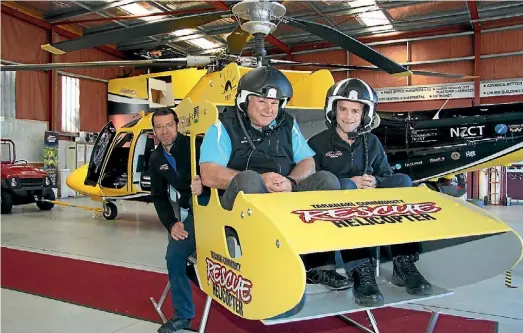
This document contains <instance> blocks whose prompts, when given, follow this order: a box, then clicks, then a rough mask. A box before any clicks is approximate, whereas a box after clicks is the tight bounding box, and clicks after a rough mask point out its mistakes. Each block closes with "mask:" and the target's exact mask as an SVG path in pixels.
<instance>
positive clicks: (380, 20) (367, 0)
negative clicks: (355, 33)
mask: <svg viewBox="0 0 523 333" xmlns="http://www.w3.org/2000/svg"><path fill="white" fill-rule="evenodd" d="M347 4H348V5H349V6H350V7H352V8H360V7H363V8H361V12H359V13H357V14H356V19H357V20H358V21H359V22H360V23H361V24H362V25H366V26H367V27H368V28H369V30H370V31H372V32H377V31H385V30H394V27H393V26H392V23H391V22H390V20H389V19H388V18H387V16H386V15H385V13H383V11H382V10H380V8H379V7H378V5H376V1H375V0H354V1H350V2H348V3H347Z"/></svg>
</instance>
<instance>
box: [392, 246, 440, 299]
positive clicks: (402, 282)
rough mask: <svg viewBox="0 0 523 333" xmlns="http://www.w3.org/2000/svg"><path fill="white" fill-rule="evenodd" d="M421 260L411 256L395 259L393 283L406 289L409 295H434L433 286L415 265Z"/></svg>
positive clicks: (415, 255) (416, 255) (413, 255)
mask: <svg viewBox="0 0 523 333" xmlns="http://www.w3.org/2000/svg"><path fill="white" fill-rule="evenodd" d="M418 260H419V255H418V254H417V253H415V254H409V255H401V256H396V257H394V258H393V263H394V269H393V273H392V283H393V284H395V285H397V286H399V287H405V289H406V290H407V293H409V294H411V295H415V296H420V295H430V294H432V285H431V284H430V283H429V282H428V281H427V280H425V278H424V277H423V275H421V273H420V272H419V271H418V269H417V268H416V265H414V263H415V262H416V261H418Z"/></svg>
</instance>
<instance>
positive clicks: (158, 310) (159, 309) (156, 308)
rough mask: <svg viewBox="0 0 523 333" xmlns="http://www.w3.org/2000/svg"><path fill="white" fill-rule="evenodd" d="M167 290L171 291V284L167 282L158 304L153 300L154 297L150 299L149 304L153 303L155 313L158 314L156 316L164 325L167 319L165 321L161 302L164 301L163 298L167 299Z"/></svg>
mask: <svg viewBox="0 0 523 333" xmlns="http://www.w3.org/2000/svg"><path fill="white" fill-rule="evenodd" d="M169 289H171V284H170V283H169V281H167V284H166V285H165V289H164V290H163V293H162V296H161V297H160V301H159V302H158V303H156V301H155V300H154V297H150V300H151V303H153V306H154V309H155V310H156V313H158V315H159V316H160V318H161V319H162V321H163V323H164V324H165V323H166V322H167V319H165V316H164V314H163V312H162V305H163V302H164V301H165V298H166V297H167V293H168V292H169Z"/></svg>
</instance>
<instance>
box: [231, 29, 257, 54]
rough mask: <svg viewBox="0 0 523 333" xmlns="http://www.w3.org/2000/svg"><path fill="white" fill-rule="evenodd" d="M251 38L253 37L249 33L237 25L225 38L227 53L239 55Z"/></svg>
mask: <svg viewBox="0 0 523 333" xmlns="http://www.w3.org/2000/svg"><path fill="white" fill-rule="evenodd" d="M252 38H253V36H252V35H251V34H250V33H248V32H247V31H245V30H243V29H242V28H241V27H240V26H239V25H238V26H237V27H236V29H234V31H233V32H231V34H230V35H229V36H227V47H228V48H227V51H228V52H229V53H231V54H235V55H239V54H240V53H241V52H242V51H243V49H244V48H245V45H247V43H248V42H249V40H251V39H252Z"/></svg>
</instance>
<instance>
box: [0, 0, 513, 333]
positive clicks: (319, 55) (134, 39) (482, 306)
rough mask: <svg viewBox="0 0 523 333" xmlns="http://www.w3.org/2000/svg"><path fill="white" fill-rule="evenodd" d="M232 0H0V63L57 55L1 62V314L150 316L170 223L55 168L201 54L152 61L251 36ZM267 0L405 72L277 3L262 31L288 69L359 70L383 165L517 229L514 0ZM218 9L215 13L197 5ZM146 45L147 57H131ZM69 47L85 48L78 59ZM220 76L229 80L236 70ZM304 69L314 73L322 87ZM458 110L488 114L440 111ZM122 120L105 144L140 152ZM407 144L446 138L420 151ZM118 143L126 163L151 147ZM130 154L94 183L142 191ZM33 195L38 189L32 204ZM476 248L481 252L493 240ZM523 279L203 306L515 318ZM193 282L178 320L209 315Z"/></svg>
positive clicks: (15, 326)
mask: <svg viewBox="0 0 523 333" xmlns="http://www.w3.org/2000/svg"><path fill="white" fill-rule="evenodd" d="M248 2H249V1H247V3H248ZM239 3H242V2H241V1H134V0H118V1H4V2H2V4H1V36H2V37H1V38H2V40H1V56H0V60H1V64H2V67H4V66H10V65H38V64H48V65H50V66H51V67H49V68H50V69H49V68H47V69H45V68H44V69H41V68H38V67H37V66H36V67H34V68H32V69H23V70H22V69H20V70H18V69H13V70H4V69H2V71H1V72H0V73H1V78H0V79H1V132H2V134H1V137H2V151H1V153H2V165H1V167H2V215H1V224H0V228H1V230H2V232H1V242H2V273H1V274H2V275H1V280H2V289H1V298H2V318H1V319H2V320H1V321H2V329H3V330H5V331H6V332H28V331H36V332H54V333H60V332H70V331H71V330H74V331H76V332H107V333H109V332H111V333H112V332H121V333H133V332H152V331H156V330H157V329H158V327H159V325H160V324H161V322H162V318H161V316H160V315H159V313H158V312H157V311H156V310H155V308H154V306H153V303H155V302H157V301H159V300H160V298H161V296H162V293H164V288H165V285H166V283H167V281H168V279H167V268H166V264H165V247H166V245H167V241H168V237H167V235H166V233H165V231H166V230H165V228H164V227H163V226H162V225H161V223H160V222H159V218H158V215H157V214H156V211H155V208H154V205H153V204H152V203H150V202H149V203H147V202H140V201H139V200H138V201H132V200H113V201H106V202H105V203H104V205H103V206H102V203H101V202H98V201H93V200H91V198H90V196H89V195H86V194H85V193H82V192H81V191H78V190H77V189H74V188H71V186H69V184H68V183H67V179H68V177H69V176H71V175H72V174H73V172H74V171H75V170H78V169H79V168H81V167H84V168H85V167H86V166H88V165H89V164H90V162H91V163H92V161H93V158H94V157H93V152H94V153H95V155H96V152H97V150H96V149H95V142H97V141H98V142H100V141H101V140H102V139H101V138H102V135H101V134H102V133H103V129H106V128H107V127H106V124H108V123H109V122H111V124H112V125H113V126H114V129H115V130H117V131H119V130H121V129H125V128H126V127H128V128H130V127H132V126H134V125H135V124H136V123H137V122H138V121H139V119H140V118H141V117H142V116H144V112H145V114H147V113H149V112H151V111H154V109H155V108H158V107H176V106H177V105H179V104H181V103H182V101H183V100H184V98H185V97H186V96H187V95H188V94H190V90H191V89H192V88H193V86H196V85H197V83H198V82H203V81H200V80H203V78H204V75H205V70H206V69H208V68H211V66H208V67H206V66H205V65H204V66H200V67H199V68H198V69H191V70H194V71H193V72H187V73H189V74H183V75H182V74H180V76H177V75H178V74H176V73H177V71H176V70H177V69H180V67H178V66H177V65H175V64H174V63H173V64H172V65H169V64H168V63H167V64H166V63H164V64H162V63H161V61H162V60H165V61H167V60H169V59H188V58H189V57H193V56H206V57H207V56H208V57H217V58H219V57H220V56H221V57H223V58H220V59H221V60H223V61H229V60H230V58H227V57H224V54H233V53H235V52H231V50H232V49H231V45H232V43H233V42H232V41H233V40H234V38H236V36H238V37H237V38H240V39H241V38H244V37H245V36H248V34H247V35H245V36H244V35H242V34H239V33H238V32H239V31H240V32H241V31H242V29H241V28H240V23H239V22H241V23H245V19H244V18H239V17H238V16H236V15H233V14H231V11H233V10H232V9H233V7H234V6H235V5H238V4H239ZM276 3H279V5H280V6H281V7H283V8H284V9H285V18H289V20H291V22H292V19H296V20H297V21H295V22H302V21H309V22H314V23H317V24H321V25H322V27H327V28H328V29H329V31H331V30H332V31H338V32H341V33H342V35H346V36H350V37H352V38H354V39H355V40H357V41H359V42H360V43H361V44H363V45H365V46H366V47H368V48H369V49H371V50H374V51H377V52H378V53H379V54H381V55H383V56H385V57H386V58H388V59H391V60H392V61H393V62H394V63H396V64H399V65H401V66H403V68H405V69H406V70H408V71H412V73H414V74H413V75H393V74H394V73H387V72H386V70H384V69H383V68H384V67H380V66H377V65H376V63H375V62H373V61H371V59H370V58H369V59H368V60H369V61H367V60H364V59H363V58H362V57H361V56H360V55H361V54H362V53H361V52H363V53H365V52H367V51H361V49H360V51H356V49H354V52H351V51H350V50H347V49H346V48H344V47H341V46H340V44H339V43H337V42H336V41H335V40H326V39H324V38H322V37H320V36H318V35H316V34H314V33H311V32H310V31H306V30H303V29H298V28H297V27H296V25H294V26H293V25H292V24H284V23H286V22H288V21H285V19H282V18H281V17H280V18H279V19H278V18H276V19H275V22H276V23H275V27H276V28H275V30H273V31H270V33H268V34H267V35H266V36H265V37H264V42H263V45H264V49H265V51H266V56H265V58H266V59H269V60H270V61H274V64H275V65H274V66H275V67H277V68H279V69H282V70H287V71H296V72H303V71H310V72H315V71H319V70H323V71H328V72H329V73H330V75H332V80H333V82H340V81H342V80H345V79H348V78H359V79H361V80H363V81H365V82H366V83H368V84H369V85H370V86H371V87H373V89H375V91H376V93H377V96H378V100H379V102H378V106H377V111H378V112H379V114H380V117H381V123H380V125H379V126H378V127H377V128H376V129H375V133H376V135H377V136H378V137H380V139H381V140H382V143H383V145H384V147H385V150H386V151H387V153H388V154H389V155H388V156H389V162H390V164H391V167H392V169H393V170H394V171H395V172H405V173H410V174H411V175H412V178H413V180H417V181H418V182H417V183H416V182H415V184H417V185H419V184H425V185H426V186H428V187H429V188H430V189H432V190H434V191H435V192H439V193H440V195H442V196H452V197H453V198H456V200H461V201H460V202H463V203H472V204H473V205H474V207H479V208H480V209H481V210H482V211H486V212H488V213H491V214H493V215H494V216H495V217H496V218H498V219H499V220H500V221H502V222H503V223H505V224H506V225H507V226H508V227H509V228H512V230H513V231H515V232H516V233H519V234H522V233H523V223H522V221H521V215H522V214H523V206H522V205H521V204H522V203H523V155H521V154H522V151H523V150H522V148H523V142H522V140H521V139H522V138H523V137H520V136H519V135H520V132H521V131H522V129H523V116H520V115H523V3H522V2H521V1H393V0H354V1H333V0H322V1H292V0H291V1H289V0H287V1H279V2H276ZM237 8H238V7H237ZM278 8H280V7H278ZM212 13H216V15H215V16H213V19H212V20H211V19H209V20H207V19H206V18H207V17H210V16H209V15H212ZM252 15H254V14H252ZM300 20H301V21H300ZM245 27H247V25H245ZM75 40H76V41H77V42H74V41H75ZM67 41H69V42H71V43H69V44H67V43H65V42H67ZM236 42H237V40H236ZM257 42H259V41H258V40H257V39H256V38H251V39H248V40H245V41H244V44H243V47H242V48H241V49H240V50H234V51H238V52H236V53H235V54H234V55H235V56H241V57H245V59H247V58H249V57H251V58H252V57H253V56H256V55H257V52H258V50H259V45H256V43H257ZM361 44H360V45H361ZM350 45H352V46H351V47H354V48H355V47H356V46H355V45H354V44H350ZM349 48H350V47H349ZM351 50H352V49H351ZM358 52H360V53H359V55H357V54H358ZM372 54H373V53H372ZM235 59H236V58H235ZM242 59H243V58H242ZM242 59H240V58H237V59H236V60H238V61H244V59H243V60H242ZM249 59H250V58H249ZM127 61H134V63H133V64H130V63H129V62H127ZM140 61H150V62H148V63H145V64H141V65H139V62H140ZM184 61H185V60H184ZM277 61H280V62H279V63H278V62H277ZM284 61H287V62H289V63H287V64H286V63H284ZM111 62H113V63H112V64H111ZM117 62H122V63H121V64H118V63H117ZM78 63H84V64H82V65H80V64H79V65H78V66H74V64H78ZM87 63H89V64H87ZM94 63H96V64H97V65H94ZM104 63H105V64H104ZM65 64H69V66H65ZM242 64H244V65H245V62H243V63H242ZM214 65H216V64H214ZM332 65H335V66H332ZM53 66H55V67H53ZM423 72H424V73H425V74H423ZM184 73H185V72H184ZM416 73H418V74H416ZM431 73H432V74H434V73H446V74H448V75H447V76H442V75H439V76H438V75H432V74H431ZM289 75H291V74H289ZM296 75H297V74H296ZM452 75H454V77H452ZM229 79H230V80H231V81H229V82H233V85H234V79H233V78H229ZM181 82H183V83H181ZM236 83H237V81H236ZM314 83H315V82H314V81H312V84H311V85H310V87H309V88H308V89H310V91H311V92H312V95H314V96H316V95H317V94H316V93H315V92H314V91H315V90H314V89H315V86H314ZM302 86H303V85H302ZM223 88H224V89H225V90H227V88H226V87H225V86H224V87H223ZM317 89H321V87H320V88H317ZM303 91H305V90H303ZM323 96H324V95H323ZM323 98H324V97H323ZM320 99H321V98H320ZM122 105H123V106H122ZM291 109H292V108H291ZM293 112H294V111H293V110H291V111H290V113H291V114H293V115H295V116H296V118H297V120H298V123H299V124H300V127H301V128H302V131H303V133H304V135H305V136H306V137H307V138H309V137H310V136H311V135H312V134H315V133H317V132H318V131H319V130H320V129H322V128H323V127H322V126H324V122H325V121H324V119H325V118H324V117H325V116H324V113H323V110H313V111H311V110H309V112H308V111H307V110H305V111H303V110H302V111H299V112H297V113H293ZM458 114H459V115H465V116H467V115H469V114H471V115H473V116H475V117H480V118H481V119H482V120H481V122H477V120H475V119H477V118H465V120H463V121H461V120H459V122H458V123H451V122H450V121H452V120H453V119H456V118H455V117H457V115H458ZM503 117H508V118H503ZM518 117H520V118H521V119H520V118H518ZM430 121H448V122H449V123H450V124H451V125H450V126H448V127H445V130H447V131H448V133H450V134H449V135H450V139H452V140H454V139H455V141H452V143H451V144H449V145H450V146H445V145H444V144H442V141H441V140H444V139H445V140H446V139H447V138H444V139H440V135H442V134H441V132H439V130H435V132H434V133H435V134H434V136H435V137H437V139H434V140H430V135H432V134H424V133H428V132H427V131H429V132H430V129H427V128H429V127H430V126H429V125H427V126H429V127H416V126H418V125H420V124H421V123H424V122H425V123H427V124H429V123H430ZM518 122H519V123H518ZM130 124H131V125H130ZM397 124H400V125H397ZM430 124H432V123H430ZM490 125H492V128H490V127H489V126H490ZM395 126H396V127H395ZM420 126H421V125H420ZM438 126H439V125H438ZM441 126H443V125H441ZM420 128H421V129H420ZM445 133H447V132H445ZM448 133H447V134H448ZM121 134H122V133H120V136H118V135H117V139H118V140H117V142H118V144H117V147H116V146H115V147H116V148H122V149H121V151H122V152H124V153H123V154H126V153H127V152H128V151H129V147H134V145H135V144H136V147H141V149H143V150H144V151H145V150H146V149H148V148H150V146H149V145H151V144H152V145H154V143H153V137H152V131H150V132H148V135H146V136H143V138H142V139H136V138H133V137H132V136H127V137H126V136H125V135H121ZM447 134H445V135H447ZM521 134H523V133H521ZM459 140H462V141H459ZM440 141H441V142H440ZM455 142H457V143H455ZM156 143H157V142H156ZM416 145H419V147H424V148H423V149H427V147H429V150H432V152H435V153H438V152H439V151H440V150H438V149H443V150H441V151H443V152H444V153H442V155H438V156H432V155H431V156H429V155H426V156H427V157H426V158H425V157H424V156H425V155H420V154H419V153H418V152H417V151H418V150H419V149H417V148H416V147H418V146H416ZM431 145H432V148H430V147H431ZM111 147H112V146H111ZM153 148H154V147H153ZM111 149H115V148H111ZM420 149H421V148H420ZM114 151H116V150H113V152H114ZM424 151H425V153H423V154H426V150H424ZM127 155H129V154H128V153H127ZM520 155H521V158H519V159H518V157H519V156H520ZM112 156H116V154H114V155H112ZM117 158H120V156H116V158H115V159H114V161H113V162H111V163H114V165H115V166H118V165H119V164H118V163H120V162H121V161H122V160H117ZM124 158H127V160H126V161H127V162H128V161H129V160H133V161H134V162H135V163H136V164H138V163H140V162H139V161H140V158H142V161H143V160H144V159H147V156H145V157H144V155H140V156H138V155H134V156H127V157H124ZM126 165H127V164H126V163H125V162H124V164H120V166H123V167H124V169H123V171H121V173H120V178H122V177H123V178H124V179H123V182H122V183H121V185H118V184H119V183H118V182H119V181H120V180H119V179H118V177H116V178H111V179H110V180H107V182H106V184H108V183H111V184H116V185H107V186H106V185H105V184H103V185H102V187H104V186H106V187H111V191H113V192H111V193H112V195H114V196H120V195H124V196H125V195H128V196H129V198H130V197H132V195H133V194H134V193H133V192H135V191H134V190H132V191H131V188H132V186H135V184H139V185H136V186H139V187H140V190H143V191H147V190H148V189H150V178H148V177H147V176H146V172H144V171H143V170H142V171H139V170H137V169H134V170H133V169H125V166H126ZM129 170H130V171H131V173H133V175H131V178H130V179H132V180H133V181H132V182H131V183H130V182H128V181H127V178H128V174H127V173H128V171H129ZM427 170H428V171H427ZM432 170H436V171H432ZM136 173H138V176H136ZM135 176H136V177H137V178H136V179H138V180H137V181H136V183H135V182H134V180H135V178H134V177H135ZM429 180H430V181H429ZM100 182H103V180H101V181H100ZM149 191H150V190H149ZM36 196H41V197H43V198H44V199H46V200H47V201H40V202H38V200H37V202H36V204H35V197H36ZM126 199H127V198H126ZM53 203H54V205H53ZM242 218H243V216H242ZM463 218H464V217H463ZM456 219H458V220H459V219H460V217H459V216H458V217H456ZM483 251H485V257H489V255H490V254H489V253H490V252H489V249H483ZM512 254H513V253H512ZM489 259H492V258H489ZM500 260H501V259H500ZM485 266H487V265H485ZM485 270H488V269H487V268H485ZM448 274H453V273H452V272H451V271H449V272H448ZM522 291H523V264H522V263H521V262H520V263H518V264H517V265H516V266H514V267H512V268H510V269H508V270H506V271H503V272H500V274H498V275H496V276H493V277H491V278H488V279H484V280H482V281H480V282H477V283H474V284H470V285H466V286H462V287H459V288H456V289H455V290H454V294H453V295H445V297H433V298H427V299H423V300H420V301H416V300H415V299H411V300H409V301H401V302H397V304H393V305H391V306H385V307H382V308H377V309H372V311H369V312H365V311H353V313H352V314H351V315H350V317H351V318H352V319H353V320H354V321H357V322H358V323H360V324H361V325H363V327H358V326H354V325H349V324H348V323H347V322H345V321H343V320H341V319H340V318H338V317H336V316H327V317H321V318H320V317H317V318H308V320H303V321H294V322H292V323H285V324H276V325H265V324H263V323H262V322H260V321H255V322H252V321H247V320H243V319H242V320H240V319H238V318H239V317H237V316H234V314H231V313H229V312H228V311H227V310H224V309H226V308H225V307H220V306H219V305H217V308H216V309H217V310H215V308H214V307H212V308H211V311H210V314H209V318H208V320H209V321H208V325H207V329H206V332H216V333H218V332H327V333H328V332H362V331H367V332H369V329H370V330H374V331H375V332H376V333H377V332H378V331H379V332H422V331H423V332H425V330H427V332H441V333H442V332H453V333H454V332H499V333H507V332H521V331H523V297H522V296H523V294H522ZM164 295H165V293H164ZM193 295H194V298H195V303H196V308H197V320H195V321H194V322H193V324H192V330H186V331H182V332H190V331H197V330H198V325H199V323H200V322H201V320H202V315H205V313H203V309H204V303H205V296H204V294H203V292H201V291H200V290H199V289H198V290H197V289H195V288H193ZM151 297H152V298H153V301H152V300H151V299H150V298H151ZM162 301H163V298H162ZM274 301H275V302H277V300H274ZM213 306H214V305H213ZM318 306H319V307H321V306H322V305H321V304H319V305H318ZM218 308H219V310H218ZM162 311H163V313H165V316H170V315H171V314H172V312H173V309H172V307H171V304H170V296H168V297H167V298H166V299H165V302H164V303H163V307H162ZM371 314H372V315H371ZM435 314H437V316H435ZM438 316H439V317H438ZM204 317H206V316H204ZM435 319H437V321H434V322H432V320H435ZM374 321H375V322H374ZM431 324H434V325H433V326H432V327H431ZM429 330H430V331H429Z"/></svg>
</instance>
